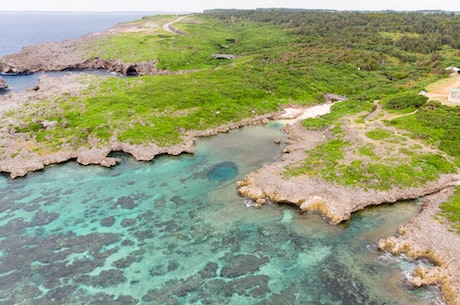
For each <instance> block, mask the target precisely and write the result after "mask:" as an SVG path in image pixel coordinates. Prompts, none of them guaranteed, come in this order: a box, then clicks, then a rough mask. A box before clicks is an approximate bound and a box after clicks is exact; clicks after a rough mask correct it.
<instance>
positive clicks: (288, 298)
mask: <svg viewBox="0 0 460 305" xmlns="http://www.w3.org/2000/svg"><path fill="white" fill-rule="evenodd" d="M297 290H298V289H297V288H296V287H295V286H294V285H291V286H289V287H288V288H286V289H284V290H282V291H281V292H280V293H278V294H274V295H272V297H271V298H270V299H268V300H264V301H262V302H260V303H259V305H278V304H295V302H296V297H297Z"/></svg>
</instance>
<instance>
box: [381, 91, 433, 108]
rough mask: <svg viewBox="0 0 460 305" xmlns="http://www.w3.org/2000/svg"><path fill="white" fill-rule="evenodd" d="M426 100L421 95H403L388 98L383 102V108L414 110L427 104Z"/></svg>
mask: <svg viewBox="0 0 460 305" xmlns="http://www.w3.org/2000/svg"><path fill="white" fill-rule="evenodd" d="M427 100H428V98H427V97H426V96H424V95H421V94H413V93H404V94H399V95H396V96H393V97H391V98H388V99H386V100H384V101H382V102H383V108H385V109H395V110H404V109H410V110H415V109H416V108H419V107H421V106H423V105H424V104H425V103H426V102H427Z"/></svg>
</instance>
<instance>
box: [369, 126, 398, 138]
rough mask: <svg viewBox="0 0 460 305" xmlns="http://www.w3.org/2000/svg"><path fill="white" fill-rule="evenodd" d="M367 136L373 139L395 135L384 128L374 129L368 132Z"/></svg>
mask: <svg viewBox="0 0 460 305" xmlns="http://www.w3.org/2000/svg"><path fill="white" fill-rule="evenodd" d="M366 136H367V137H368V138H370V139H373V140H384V139H388V138H390V137H392V136H393V134H392V133H391V132H389V131H387V130H384V129H374V130H371V131H368V132H366Z"/></svg>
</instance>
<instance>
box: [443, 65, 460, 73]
mask: <svg viewBox="0 0 460 305" xmlns="http://www.w3.org/2000/svg"><path fill="white" fill-rule="evenodd" d="M445 70H446V71H450V73H460V68H457V67H454V66H450V67H447V68H446V69H445Z"/></svg>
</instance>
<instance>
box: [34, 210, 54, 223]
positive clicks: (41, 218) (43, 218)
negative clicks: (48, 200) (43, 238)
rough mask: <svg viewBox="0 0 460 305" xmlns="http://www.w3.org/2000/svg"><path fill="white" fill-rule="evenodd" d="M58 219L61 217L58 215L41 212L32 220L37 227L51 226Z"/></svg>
mask: <svg viewBox="0 0 460 305" xmlns="http://www.w3.org/2000/svg"><path fill="white" fill-rule="evenodd" d="M58 217H59V215H58V214H57V213H54V212H52V213H50V212H47V211H43V210H39V211H37V213H35V215H34V217H33V218H32V223H33V224H34V225H37V226H43V225H47V224H49V223H50V222H52V221H54V220H55V219H56V218H58Z"/></svg>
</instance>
